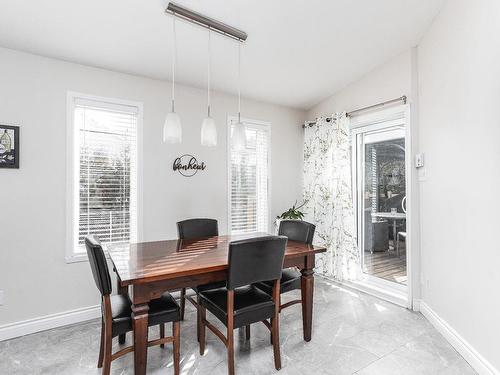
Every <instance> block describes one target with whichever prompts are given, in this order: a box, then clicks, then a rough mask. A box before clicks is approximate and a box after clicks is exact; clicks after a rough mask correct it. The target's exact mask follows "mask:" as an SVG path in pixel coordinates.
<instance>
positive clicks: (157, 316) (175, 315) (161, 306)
mask: <svg viewBox="0 0 500 375" xmlns="http://www.w3.org/2000/svg"><path fill="white" fill-rule="evenodd" d="M179 320H181V312H180V308H179V305H178V304H177V302H175V299H174V297H172V296H171V295H170V293H168V292H166V293H163V294H162V296H161V297H160V298H158V299H154V300H152V301H151V302H149V319H148V325H149V326H154V325H157V324H161V323H169V322H177V321H179Z"/></svg>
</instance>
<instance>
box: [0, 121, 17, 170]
mask: <svg viewBox="0 0 500 375" xmlns="http://www.w3.org/2000/svg"><path fill="white" fill-rule="evenodd" d="M0 168H19V126H10V125H2V124H0Z"/></svg>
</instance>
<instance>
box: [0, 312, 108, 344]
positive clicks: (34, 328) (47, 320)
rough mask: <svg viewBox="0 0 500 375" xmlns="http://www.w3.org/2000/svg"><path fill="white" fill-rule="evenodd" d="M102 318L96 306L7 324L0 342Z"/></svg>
mask: <svg viewBox="0 0 500 375" xmlns="http://www.w3.org/2000/svg"><path fill="white" fill-rule="evenodd" d="M100 316H101V306H100V305H96V306H89V307H84V308H81V309H76V310H70V311H65V312H62V313H57V314H51V315H45V316H42V317H39V318H34V319H28V320H24V321H21V322H16V323H11V324H6V325H3V326H0V341H3V340H8V339H12V338H15V337H20V336H24V335H29V334H31V333H36V332H41V331H46V330H48V329H52V328H57V327H62V326H66V325H70V324H75V323H81V322H85V321H87V320H92V319H97V318H99V317H100Z"/></svg>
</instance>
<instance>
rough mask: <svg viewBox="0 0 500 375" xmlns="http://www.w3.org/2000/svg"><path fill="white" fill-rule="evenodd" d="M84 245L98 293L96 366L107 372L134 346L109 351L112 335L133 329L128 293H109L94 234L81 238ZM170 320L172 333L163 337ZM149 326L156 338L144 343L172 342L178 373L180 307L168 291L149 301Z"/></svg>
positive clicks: (104, 262) (106, 276)
mask: <svg viewBox="0 0 500 375" xmlns="http://www.w3.org/2000/svg"><path fill="white" fill-rule="evenodd" d="M85 247H86V248H87V255H88V258H89V263H90V268H91V269H92V274H93V276H94V281H95V283H96V285H97V289H99V292H100V293H101V311H102V322H101V344H100V349H99V359H98V362H97V367H98V368H102V374H103V375H108V374H109V372H110V370H111V362H112V361H114V360H115V359H117V358H120V357H121V356H123V355H125V354H127V353H130V352H133V351H134V346H133V345H132V346H128V347H126V348H123V349H121V350H119V351H117V352H115V353H112V350H111V349H112V340H113V338H114V337H116V336H119V335H124V334H126V333H127V332H130V331H132V330H133V325H132V318H131V314H132V309H131V302H130V299H129V297H128V295H121V294H118V295H112V294H111V293H112V291H113V288H112V286H111V277H110V275H109V269H108V264H107V262H106V256H105V255H104V251H103V249H102V246H101V243H100V241H99V239H98V238H97V237H96V236H88V237H85ZM169 322H172V323H173V328H172V331H173V336H170V337H165V323H169ZM148 324H149V326H154V325H159V327H160V338H159V339H156V340H152V341H149V342H148V346H153V345H161V346H162V347H163V346H164V344H165V343H168V342H172V343H173V347H174V350H173V352H174V353H173V354H174V372H175V375H179V372H180V371H179V370H180V369H179V364H180V309H179V305H177V303H176V302H175V300H174V298H173V297H172V296H171V295H170V294H169V293H164V294H163V295H162V296H161V297H160V298H158V299H155V300H152V301H151V302H150V303H149V321H148Z"/></svg>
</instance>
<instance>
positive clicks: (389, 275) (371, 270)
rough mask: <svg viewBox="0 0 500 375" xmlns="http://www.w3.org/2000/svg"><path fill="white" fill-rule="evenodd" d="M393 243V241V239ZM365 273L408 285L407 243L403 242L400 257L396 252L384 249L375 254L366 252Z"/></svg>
mask: <svg viewBox="0 0 500 375" xmlns="http://www.w3.org/2000/svg"><path fill="white" fill-rule="evenodd" d="M391 243H392V241H391ZM365 273H367V274H368V275H372V276H376V277H380V278H382V279H385V280H389V281H393V282H396V283H398V284H403V285H406V283H407V281H408V277H407V274H406V249H405V243H404V242H403V243H402V244H401V256H400V257H399V258H398V257H397V255H396V252H395V251H394V250H392V246H391V251H389V252H388V251H384V252H375V253H373V254H371V253H369V252H366V253H365Z"/></svg>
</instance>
